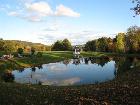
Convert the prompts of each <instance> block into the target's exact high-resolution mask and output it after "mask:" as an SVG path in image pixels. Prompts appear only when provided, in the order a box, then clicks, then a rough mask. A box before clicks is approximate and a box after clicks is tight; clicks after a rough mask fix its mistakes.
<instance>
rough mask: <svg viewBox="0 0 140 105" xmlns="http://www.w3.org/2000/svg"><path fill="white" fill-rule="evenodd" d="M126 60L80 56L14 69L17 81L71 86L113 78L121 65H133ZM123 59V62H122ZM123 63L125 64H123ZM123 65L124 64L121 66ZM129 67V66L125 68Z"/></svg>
mask: <svg viewBox="0 0 140 105" xmlns="http://www.w3.org/2000/svg"><path fill="white" fill-rule="evenodd" d="M124 60H125V61H126V59H125V58H124ZM124 60H120V58H119V59H114V58H102V59H101V58H91V57H89V58H80V59H71V60H64V61H61V62H56V63H49V64H43V65H40V66H38V67H33V68H24V69H22V70H14V71H13V72H12V74H13V75H14V77H15V78H14V81H15V82H17V83H29V84H41V85H55V86H69V85H83V84H97V83H101V82H105V81H109V80H113V79H114V78H115V77H116V75H117V74H118V73H117V71H118V69H120V68H121V67H123V68H124V67H125V65H127V67H131V66H132V64H129V62H128V61H127V63H126V64H125V63H123V61H124ZM120 61H122V62H120ZM122 64H123V65H122ZM120 65H122V66H120ZM125 69H127V68H125Z"/></svg>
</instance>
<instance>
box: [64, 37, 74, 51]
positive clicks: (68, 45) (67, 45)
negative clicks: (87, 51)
mask: <svg viewBox="0 0 140 105" xmlns="http://www.w3.org/2000/svg"><path fill="white" fill-rule="evenodd" d="M62 44H63V50H65V51H71V50H72V45H71V43H70V41H69V40H68V39H64V40H63V41H62Z"/></svg>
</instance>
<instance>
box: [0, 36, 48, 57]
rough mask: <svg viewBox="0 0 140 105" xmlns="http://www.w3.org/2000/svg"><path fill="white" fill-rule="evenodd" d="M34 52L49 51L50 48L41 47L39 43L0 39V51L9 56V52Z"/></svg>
mask: <svg viewBox="0 0 140 105" xmlns="http://www.w3.org/2000/svg"><path fill="white" fill-rule="evenodd" d="M32 50H35V51H50V50H51V46H47V45H43V44H40V43H32V42H26V41H18V40H3V39H0V51H3V52H5V54H9V53H11V52H19V53H22V52H23V51H24V52H34V51H32Z"/></svg>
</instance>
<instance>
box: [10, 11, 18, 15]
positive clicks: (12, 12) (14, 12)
mask: <svg viewBox="0 0 140 105" xmlns="http://www.w3.org/2000/svg"><path fill="white" fill-rule="evenodd" d="M8 15H9V16H18V15H19V13H18V12H16V11H11V12H9V13H8Z"/></svg>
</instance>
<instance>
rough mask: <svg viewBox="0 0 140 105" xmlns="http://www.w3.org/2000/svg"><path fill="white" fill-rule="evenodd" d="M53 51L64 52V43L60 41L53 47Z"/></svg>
mask: <svg viewBox="0 0 140 105" xmlns="http://www.w3.org/2000/svg"><path fill="white" fill-rule="evenodd" d="M52 50H54V51H62V50H63V44H62V41H60V40H58V41H56V42H55V43H54V45H53V46H52Z"/></svg>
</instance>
